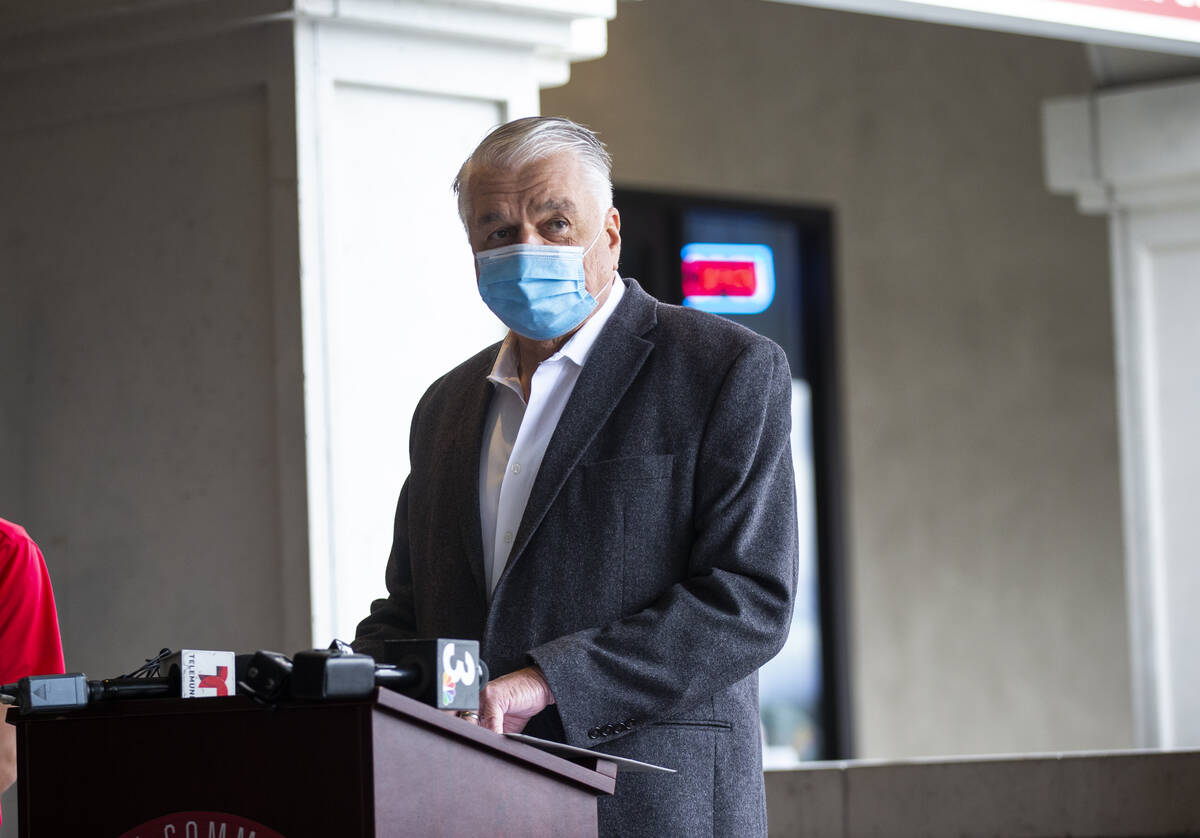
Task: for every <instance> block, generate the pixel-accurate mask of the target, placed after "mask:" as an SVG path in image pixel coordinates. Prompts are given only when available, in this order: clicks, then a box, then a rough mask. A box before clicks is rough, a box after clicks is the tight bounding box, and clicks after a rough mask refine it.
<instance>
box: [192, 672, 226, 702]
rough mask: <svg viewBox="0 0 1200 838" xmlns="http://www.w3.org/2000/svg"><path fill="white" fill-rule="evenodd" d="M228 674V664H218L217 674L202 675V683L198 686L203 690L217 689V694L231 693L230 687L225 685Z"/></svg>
mask: <svg viewBox="0 0 1200 838" xmlns="http://www.w3.org/2000/svg"><path fill="white" fill-rule="evenodd" d="M228 675H229V667H228V666H218V667H217V674H216V675H201V676H200V683H199V684H198V685H197V686H198V688H199V689H202V690H205V689H208V690H216V691H217V695H229V687H227V686H225V679H226V677H228Z"/></svg>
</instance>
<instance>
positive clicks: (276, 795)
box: [10, 690, 616, 838]
mask: <svg viewBox="0 0 1200 838" xmlns="http://www.w3.org/2000/svg"><path fill="white" fill-rule="evenodd" d="M10 713H11V714H12V720H13V721H15V722H16V723H17V728H18V730H17V750H18V756H17V760H18V766H19V769H18V770H19V777H20V779H19V791H18V797H19V801H20V834H21V835H22V836H38V837H40V836H55V835H86V836H89V838H90V836H96V838H101V837H102V838H120V837H121V836H126V835H129V836H139V838H152V837H153V838H192V836H195V837H196V838H209V836H210V835H212V836H214V838H215V836H223V838H239V836H240V838H251V836H252V834H253V838H273V836H275V835H279V836H284V838H305V836H321V837H322V838H330V837H331V836H338V838H342V836H346V838H353V837H356V836H400V835H404V836H422V835H430V836H475V835H483V834H488V833H493V834H501V835H554V836H560V835H561V836H594V835H595V834H596V797H597V796H598V795H601V794H612V793H613V790H614V788H615V784H616V780H615V777H616V767H615V766H614V765H613V764H612V763H610V762H606V761H604V760H603V759H599V758H598V759H596V760H594V761H593V762H592V763H591V764H590V765H581V764H577V763H575V762H569V761H567V760H564V759H560V758H558V757H556V756H552V755H550V754H547V753H544V752H542V751H539V750H537V749H536V748H533V747H530V746H528V745H524V744H522V743H520V742H513V741H510V740H508V739H505V738H503V737H501V736H497V735H495V734H493V733H490V732H489V731H485V730H480V729H478V728H476V727H474V726H472V725H469V724H466V723H465V722H461V721H459V720H458V719H455V718H452V717H450V716H447V715H446V714H444V713H442V712H441V711H439V710H435V709H433V708H431V707H428V706H426V705H423V704H419V703H417V702H415V701H413V700H411V699H408V698H405V697H404V696H401V695H397V694H395V693H392V692H390V691H387V690H379V691H378V694H377V696H376V697H375V698H374V699H373V700H364V701H347V702H328V703H320V704H291V703H289V704H286V705H283V706H281V707H278V708H276V709H271V708H268V707H263V706H260V705H258V704H255V703H254V702H253V701H251V700H250V699H247V698H243V697H237V698H215V699H158V700H143V701H125V702H113V703H111V704H101V705H97V706H93V707H90V708H88V709H86V710H82V711H76V712H72V713H64V714H61V715H47V716H20V715H17V712H16V711H15V710H13V711H10Z"/></svg>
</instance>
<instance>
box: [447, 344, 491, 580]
mask: <svg viewBox="0 0 1200 838" xmlns="http://www.w3.org/2000/svg"><path fill="white" fill-rule="evenodd" d="M499 348H500V345H499V344H496V346H495V348H494V351H492V352H489V353H487V355H485V356H483V358H484V361H486V363H483V362H481V363H480V365H479V368H478V370H475V371H472V373H470V374H469V377H468V380H469V382H470V383H469V384H468V386H467V387H465V388H464V390H463V394H462V401H461V403H460V406H459V410H458V416H459V417H460V421H459V423H458V427H457V429H456V431H455V433H454V435H453V442H452V444H451V445H450V447H449V450H448V451H445V452H444V457H445V459H444V463H445V476H446V481H447V485H448V486H450V487H452V488H451V492H450V493H449V494H448V497H458V498H462V506H460V507H459V510H458V511H451V512H450V515H449V517H450V519H452V520H454V521H456V522H458V526H456V527H454V528H455V529H457V530H458V534H459V537H460V538H461V540H462V549H463V555H464V556H466V559H467V564H468V565H470V568H471V575H472V576H473V577H474V579H475V585H476V587H477V588H478V590H479V596H480V601H481V602H483V603H486V602H487V582H486V580H485V578H484V571H483V531H482V525H481V524H480V520H479V456H480V447H481V446H482V444H483V423H484V421H486V419H487V412H488V405H489V404H491V400H492V384H491V382H490V381H488V380H487V376H488V373H489V372H490V371H491V369H492V365H493V364H494V363H495V360H496V353H497V352H499ZM489 359H490V360H489ZM463 511H465V512H466V513H467V514H466V515H465V516H464V515H462V512H463Z"/></svg>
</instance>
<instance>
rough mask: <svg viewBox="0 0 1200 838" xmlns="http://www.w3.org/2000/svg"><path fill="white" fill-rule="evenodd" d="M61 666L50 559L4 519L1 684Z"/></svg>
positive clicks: (0, 529) (0, 540) (0, 527)
mask: <svg viewBox="0 0 1200 838" xmlns="http://www.w3.org/2000/svg"><path fill="white" fill-rule="evenodd" d="M62 671H63V653H62V641H61V639H60V638H59V634H58V612H57V611H56V610H55V608H54V591H53V590H52V589H51V588H50V574H49V573H48V572H47V571H46V560H45V559H44V558H42V551H41V550H39V549H38V546H37V545H36V544H34V543H33V539H31V538H30V537H29V535H28V534H27V533H26V532H25V530H24V529H23V528H22V527H19V526H17V525H15V524H10V523H9V522H8V521H5V520H3V519H0V684H10V683H12V682H13V681H16V680H17V679H18V678H21V677H23V676H25V675H50V674H55V673H61V672H62Z"/></svg>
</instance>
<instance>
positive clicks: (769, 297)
mask: <svg viewBox="0 0 1200 838" xmlns="http://www.w3.org/2000/svg"><path fill="white" fill-rule="evenodd" d="M680 258H681V260H682V262H681V266H680V267H681V275H682V279H681V282H682V286H683V304H684V305H685V306H689V307H691V308H698V309H700V310H701V311H711V312H712V313H714V314H759V313H761V312H763V311H766V310H767V307H768V306H770V305H771V302H772V301H773V300H774V299H775V257H774V255H773V254H772V253H771V248H769V247H767V246H766V245H763V244H716V243H709V242H695V243H692V244H688V245H685V246H684V248H683V250H682V251H681V252H680Z"/></svg>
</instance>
